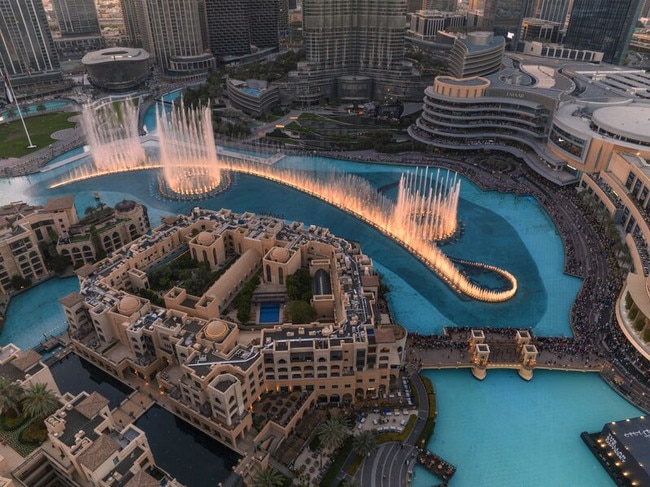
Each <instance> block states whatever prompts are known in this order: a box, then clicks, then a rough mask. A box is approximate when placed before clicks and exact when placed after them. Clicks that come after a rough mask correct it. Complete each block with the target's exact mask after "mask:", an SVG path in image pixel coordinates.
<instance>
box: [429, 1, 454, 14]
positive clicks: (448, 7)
mask: <svg viewBox="0 0 650 487" xmlns="http://www.w3.org/2000/svg"><path fill="white" fill-rule="evenodd" d="M457 7H458V2H457V1H456V0H422V10H440V11H441V12H453V11H455V10H456V8H457Z"/></svg>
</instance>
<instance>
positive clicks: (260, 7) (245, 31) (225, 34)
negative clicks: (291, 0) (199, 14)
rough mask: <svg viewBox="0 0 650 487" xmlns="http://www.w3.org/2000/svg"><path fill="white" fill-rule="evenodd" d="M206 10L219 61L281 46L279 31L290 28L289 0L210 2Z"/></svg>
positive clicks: (211, 42)
mask: <svg viewBox="0 0 650 487" xmlns="http://www.w3.org/2000/svg"><path fill="white" fill-rule="evenodd" d="M205 10H206V20H207V32H208V38H209V45H210V49H211V50H212V52H213V53H214V54H215V56H217V58H219V59H226V60H227V59H228V58H229V57H231V56H243V55H246V54H250V53H251V52H252V51H251V50H252V48H259V49H264V48H275V47H278V33H279V30H280V29H281V28H284V29H285V30H286V29H288V7H287V3H286V0H280V1H279V0H243V1H242V0H206V2H205ZM281 10H282V12H281ZM281 13H282V18H281V17H280V14H281Z"/></svg>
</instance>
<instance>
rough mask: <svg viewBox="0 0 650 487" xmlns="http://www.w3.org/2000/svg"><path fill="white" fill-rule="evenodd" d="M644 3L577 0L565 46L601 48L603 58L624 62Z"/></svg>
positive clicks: (635, 0) (630, 0) (599, 49)
mask: <svg viewBox="0 0 650 487" xmlns="http://www.w3.org/2000/svg"><path fill="white" fill-rule="evenodd" d="M642 5H643V0H575V1H574V3H573V9H572V10H571V19H570V20H569V27H568V29H567V33H566V37H565V39H564V43H565V45H566V46H567V47H570V48H574V49H590V50H593V51H602V52H603V53H604V56H603V61H605V62H607V63H613V64H621V63H622V62H623V61H624V60H625V55H626V54H627V47H628V45H629V43H630V39H631V38H632V32H633V31H634V26H635V25H636V22H637V19H638V18H639V14H640V12H641V7H642Z"/></svg>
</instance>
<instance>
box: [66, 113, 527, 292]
mask: <svg viewBox="0 0 650 487" xmlns="http://www.w3.org/2000/svg"><path fill="white" fill-rule="evenodd" d="M84 113H85V112H84ZM122 113H123V115H122V116H123V117H124V116H128V117H131V116H134V114H133V113H131V111H130V109H128V108H127V109H126V110H123V112H122ZM135 118H136V119H137V114H135ZM157 119H158V137H159V143H160V162H159V163H156V162H155V161H143V160H140V159H139V158H140V155H139V154H140V150H142V154H144V150H143V149H142V146H141V145H140V144H139V141H138V147H139V149H138V150H136V149H135V148H134V149H128V151H131V150H132V152H131V153H129V152H128V151H127V149H125V148H124V147H125V145H119V144H117V143H115V142H114V144H115V145H114V147H112V148H111V150H113V149H115V151H116V152H119V151H126V152H122V153H121V154H119V155H118V154H115V155H113V154H112V153H111V151H109V148H108V147H106V145H107V144H108V143H109V141H110V140H112V139H111V138H110V137H109V136H106V137H104V136H97V137H95V138H94V139H93V140H94V141H96V143H98V144H99V145H98V146H97V147H98V149H97V148H96V147H95V146H93V147H92V151H93V158H94V159H95V163H94V165H93V167H92V168H85V169H81V170H75V171H77V172H75V173H73V174H72V175H71V176H69V177H68V178H67V179H66V180H65V181H62V182H59V183H57V184H56V185H55V186H61V185H63V184H68V183H70V182H74V181H79V180H83V179H88V178H90V177H94V176H99V175H105V174H110V173H115V172H123V171H133V170H139V169H150V168H155V167H161V168H162V173H161V179H160V182H159V188H161V191H163V192H165V193H166V194H165V196H168V197H172V198H175V199H194V198H196V199H200V198H204V197H207V196H209V195H212V194H215V193H216V192H218V191H220V189H219V188H222V187H226V186H227V184H224V183H223V181H229V180H230V178H228V177H223V174H222V171H226V173H225V174H227V173H228V171H233V172H241V173H246V174H252V175H254V176H258V177H261V178H265V179H268V180H271V181H274V182H278V183H281V184H284V185H287V186H290V187H292V188H295V189H297V190H300V191H302V192H305V193H307V194H310V195H312V196H315V197H317V198H319V199H321V200H323V201H325V202H327V203H329V204H331V205H333V206H336V207H337V208H340V209H342V210H344V211H347V212H348V213H351V214H352V215H354V216H355V217H357V218H359V219H360V220H362V221H365V222H367V223H368V224H370V225H372V226H373V227H375V228H377V229H378V230H379V231H381V232H382V233H383V234H385V235H387V236H389V237H390V238H392V239H393V240H395V241H396V242H398V243H399V244H400V245H402V246H403V247H404V248H406V249H407V250H408V251H409V252H411V253H412V254H413V255H415V256H416V257H417V258H418V259H420V260H421V261H422V262H423V263H424V264H425V265H426V266H427V267H429V268H430V269H431V270H432V271H433V272H435V273H436V274H437V275H438V276H439V277H440V278H441V279H442V280H443V281H444V282H445V283H447V284H448V285H449V286H450V287H451V288H452V289H454V290H455V291H457V292H458V293H461V294H464V295H466V296H469V297H471V298H474V299H477V300H480V301H485V302H502V301H507V300H509V299H511V298H512V297H513V296H514V295H515V294H516V292H517V279H516V278H515V276H513V275H512V274H511V273H510V272H508V271H506V270H504V269H501V268H498V267H496V266H492V265H489V264H483V263H479V262H464V265H470V266H474V267H480V268H482V269H484V270H488V271H490V272H494V273H496V274H498V275H500V276H501V277H502V278H503V279H504V280H505V282H507V284H508V285H507V288H506V289H499V290H494V289H486V288H484V287H481V286H479V285H478V284H476V283H474V282H472V281H471V280H470V279H469V278H468V277H467V276H466V275H465V274H463V273H462V272H461V271H460V270H459V269H458V268H457V267H456V266H455V264H454V263H453V262H452V260H451V259H450V258H449V257H447V256H446V255H445V254H444V253H443V252H442V250H440V248H439V247H438V246H437V245H436V244H435V242H437V241H440V240H444V239H446V238H449V237H451V236H453V235H454V233H455V232H456V231H457V228H458V219H457V211H458V201H459V197H460V180H459V179H458V177H457V175H456V173H453V172H451V171H447V172H446V173H445V174H442V172H441V171H440V170H437V171H436V172H435V174H434V173H433V171H429V169H428V168H427V169H416V170H415V171H414V172H411V173H404V174H402V176H401V178H400V182H399V186H398V195H397V201H396V202H393V201H391V200H389V199H388V198H386V197H385V196H383V195H382V194H380V193H379V192H377V190H376V189H375V188H374V187H373V186H372V185H371V184H370V183H369V182H368V181H367V180H365V179H362V178H360V177H358V176H355V175H352V174H348V173H341V172H339V171H332V170H330V171H324V172H323V171H321V172H318V173H317V174H314V173H313V172H311V171H310V172H307V171H300V170H297V169H287V168H278V167H277V166H273V165H267V164H261V163H259V162H256V161H246V160H243V159H235V158H232V157H225V156H222V157H220V158H218V157H217V152H216V145H215V141H214V135H213V131H212V121H211V116H210V110H209V108H204V109H202V110H198V109H190V108H186V107H184V106H183V105H182V102H181V106H180V107H177V108H175V109H174V110H172V111H171V113H169V114H165V113H160V112H158V113H157ZM84 120H85V117H84ZM100 122H101V123H99V122H98V123H95V125H94V126H92V127H95V128H92V131H91V133H93V134H102V133H103V132H101V131H100V127H101V126H104V128H106V129H110V130H108V132H107V133H115V134H117V133H120V132H119V131H116V130H113V129H111V128H114V123H115V122H114V120H113V119H111V118H102V119H101V121H100ZM122 122H125V120H124V119H122ZM128 126H129V127H130V126H131V125H128ZM129 130H130V129H129ZM127 133H129V134H130V133H131V132H127ZM125 137H126V136H125ZM128 138H129V140H130V138H131V137H130V136H129V137H128ZM129 144H130V142H129ZM96 150H98V154H97V155H96V154H95V151H96ZM130 154H135V158H133V159H131V155H130ZM129 161H131V162H130V163H129Z"/></svg>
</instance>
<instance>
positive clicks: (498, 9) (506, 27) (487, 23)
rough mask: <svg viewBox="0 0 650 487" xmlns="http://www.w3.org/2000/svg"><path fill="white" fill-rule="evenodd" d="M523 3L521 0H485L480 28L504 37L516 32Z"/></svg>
mask: <svg viewBox="0 0 650 487" xmlns="http://www.w3.org/2000/svg"><path fill="white" fill-rule="evenodd" d="M523 5H524V2H522V0H485V6H484V7H483V19H482V20H481V24H480V25H481V28H482V29H485V30H490V31H493V32H494V33H495V34H497V35H502V36H504V37H507V36H508V33H515V32H517V31H518V29H519V22H520V19H521V14H522V8H523Z"/></svg>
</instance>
